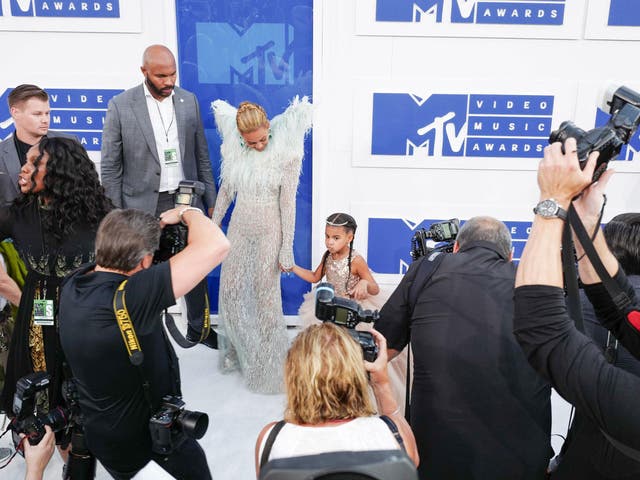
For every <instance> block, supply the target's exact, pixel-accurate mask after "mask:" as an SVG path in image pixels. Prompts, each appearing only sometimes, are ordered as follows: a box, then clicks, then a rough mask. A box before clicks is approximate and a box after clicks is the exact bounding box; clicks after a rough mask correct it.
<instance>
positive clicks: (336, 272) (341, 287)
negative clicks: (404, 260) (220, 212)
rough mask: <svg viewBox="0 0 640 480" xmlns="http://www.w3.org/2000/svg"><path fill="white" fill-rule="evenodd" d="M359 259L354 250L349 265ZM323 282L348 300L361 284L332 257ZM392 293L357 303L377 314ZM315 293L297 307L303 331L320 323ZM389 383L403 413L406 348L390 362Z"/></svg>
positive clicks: (363, 327) (362, 325)
mask: <svg viewBox="0 0 640 480" xmlns="http://www.w3.org/2000/svg"><path fill="white" fill-rule="evenodd" d="M358 256H361V255H360V254H359V253H358V252H357V251H356V250H353V251H352V252H351V261H352V262H353V259H354V258H356V257H358ZM324 275H325V279H324V281H326V282H329V283H331V284H332V285H333V288H334V289H335V295H336V296H337V297H346V298H348V297H349V294H348V293H347V292H349V291H350V290H351V289H352V288H353V287H355V286H356V284H357V283H358V282H359V281H360V276H358V275H356V274H353V273H352V274H351V275H349V257H348V256H346V257H344V258H341V259H338V260H334V259H333V258H332V257H331V255H328V256H327V259H326V260H325V264H324ZM392 292H393V289H388V288H384V287H380V292H379V293H378V294H377V295H369V296H368V297H367V298H365V299H364V300H359V301H358V303H359V304H360V305H361V306H362V308H365V309H369V310H380V309H381V308H382V306H383V305H384V303H385V302H386V301H387V299H388V298H389V296H390V295H391V293H392ZM315 302H316V298H315V291H313V290H312V291H310V292H307V293H305V295H304V302H302V305H300V309H299V310H298V317H299V318H300V322H301V324H302V326H303V327H304V328H306V327H308V326H309V325H313V324H315V323H319V322H320V320H318V319H317V318H316V316H315ZM371 326H372V325H371V324H367V323H359V324H358V325H357V327H356V329H357V330H368V329H370V328H371ZM388 372H389V380H390V381H391V387H392V389H393V394H394V397H395V398H396V401H397V402H398V406H399V408H400V410H401V411H402V412H404V404H405V389H406V381H407V349H406V348H405V349H404V350H403V351H402V352H401V353H400V355H398V356H397V357H396V358H394V359H393V360H391V362H389V365H388Z"/></svg>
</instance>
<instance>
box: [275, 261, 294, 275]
mask: <svg viewBox="0 0 640 480" xmlns="http://www.w3.org/2000/svg"><path fill="white" fill-rule="evenodd" d="M278 266H279V267H280V271H281V272H282V273H289V272H291V271H293V267H294V266H295V265H293V266H291V267H289V268H286V267H285V266H284V265H282V264H281V263H278Z"/></svg>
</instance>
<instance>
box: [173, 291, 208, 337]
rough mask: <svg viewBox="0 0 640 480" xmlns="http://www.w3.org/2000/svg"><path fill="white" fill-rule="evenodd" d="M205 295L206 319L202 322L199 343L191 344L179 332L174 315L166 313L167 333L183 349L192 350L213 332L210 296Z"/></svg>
mask: <svg viewBox="0 0 640 480" xmlns="http://www.w3.org/2000/svg"><path fill="white" fill-rule="evenodd" d="M204 295H205V296H204V318H203V320H202V329H201V330H200V338H199V339H198V341H197V342H191V341H189V340H187V338H186V336H184V335H183V334H182V333H181V332H180V330H178V327H177V326H176V322H175V320H174V319H173V315H171V314H170V313H169V312H168V311H167V310H165V311H164V324H165V325H166V326H167V331H168V332H169V333H170V334H171V336H172V337H173V339H174V340H175V342H176V343H177V344H178V345H180V346H181V347H182V348H191V347H194V346H196V345H198V344H199V343H200V342H202V341H203V340H204V339H205V338H207V337H208V336H209V333H210V332H211V318H210V317H209V294H208V293H206V292H205V294H204Z"/></svg>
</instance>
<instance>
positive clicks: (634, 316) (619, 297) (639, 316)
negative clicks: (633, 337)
mask: <svg viewBox="0 0 640 480" xmlns="http://www.w3.org/2000/svg"><path fill="white" fill-rule="evenodd" d="M569 221H570V222H571V226H572V227H573V231H574V232H576V236H577V237H578V240H580V244H581V245H582V248H584V251H585V253H586V255H587V257H589V260H590V261H591V265H593V268H594V270H595V271H596V272H597V274H598V276H599V277H600V280H601V281H602V284H603V285H604V287H605V288H606V289H607V292H609V295H610V296H611V299H612V300H613V302H614V303H615V304H616V307H617V308H618V311H620V312H623V313H624V315H625V317H626V319H627V321H628V322H629V323H630V324H631V326H633V327H634V328H635V329H636V330H638V331H640V311H638V310H637V309H636V308H635V306H634V304H633V302H632V301H631V299H630V298H629V296H628V295H627V294H626V292H624V291H622V289H621V288H620V286H619V285H618V282H616V281H615V280H614V279H613V278H612V277H611V275H609V273H608V272H607V269H606V268H605V266H604V265H603V263H602V260H600V257H599V256H598V253H597V252H596V249H595V247H594V246H593V242H592V241H591V239H590V238H589V235H588V233H587V231H586V230H585V228H584V225H583V224H582V222H581V221H580V218H579V217H578V215H577V213H576V211H575V209H574V208H573V204H571V206H570V208H569ZM596 228H600V226H599V225H598V226H597V227H596Z"/></svg>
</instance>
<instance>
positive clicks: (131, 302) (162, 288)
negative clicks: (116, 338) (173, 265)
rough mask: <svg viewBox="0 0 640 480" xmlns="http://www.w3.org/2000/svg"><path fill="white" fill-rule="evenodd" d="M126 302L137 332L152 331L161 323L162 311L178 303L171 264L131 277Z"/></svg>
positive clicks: (157, 266) (155, 267) (153, 267)
mask: <svg viewBox="0 0 640 480" xmlns="http://www.w3.org/2000/svg"><path fill="white" fill-rule="evenodd" d="M125 302H126V305H127V308H128V309H129V315H130V316H131V320H132V321H133V324H134V328H135V330H136V332H138V333H139V334H144V333H148V332H149V331H150V330H152V329H153V328H154V327H155V326H156V325H157V324H158V323H157V322H159V321H160V314H161V313H162V311H163V310H164V309H165V308H168V307H170V306H171V305H174V304H175V303H176V299H175V298H174V296H173V287H172V285H171V269H170V268H169V262H162V263H159V264H157V265H153V266H152V267H151V268H148V269H146V270H142V271H140V272H138V273H136V274H135V275H133V276H131V277H130V278H129V281H128V282H127V285H126V286H125Z"/></svg>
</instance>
